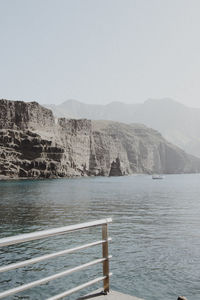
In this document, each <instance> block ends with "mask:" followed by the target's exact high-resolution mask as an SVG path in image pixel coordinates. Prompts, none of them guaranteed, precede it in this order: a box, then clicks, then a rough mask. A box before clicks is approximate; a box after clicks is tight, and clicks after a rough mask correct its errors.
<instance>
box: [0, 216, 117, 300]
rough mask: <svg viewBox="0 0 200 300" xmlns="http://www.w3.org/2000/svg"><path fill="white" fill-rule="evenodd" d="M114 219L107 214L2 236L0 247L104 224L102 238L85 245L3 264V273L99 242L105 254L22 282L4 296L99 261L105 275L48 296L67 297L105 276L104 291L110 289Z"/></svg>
mask: <svg viewBox="0 0 200 300" xmlns="http://www.w3.org/2000/svg"><path fill="white" fill-rule="evenodd" d="M111 222H112V219H111V218H107V219H102V220H97V221H92V222H87V223H81V224H76V225H71V226H64V227H60V228H55V229H50V230H42V231H37V232H33V233H26V234H20V235H16V236H11V237H7V238H2V239H0V247H5V246H10V245H14V244H19V243H23V242H28V241H33V240H38V239H42V238H47V237H51V236H56V235H61V234H65V233H69V232H73V231H77V230H81V229H85V228H90V227H96V226H102V240H99V241H95V242H92V243H88V244H85V245H81V246H78V247H75V248H71V249H65V250H63V251H57V252H54V253H51V254H46V255H43V256H40V257H35V258H32V259H28V260H24V261H20V262H17V263H13V264H9V265H6V266H2V267H0V273H1V272H7V271H10V270H14V269H17V268H21V267H24V266H27V265H30V264H34V263H38V262H41V261H43V260H46V259H53V258H55V257H58V256H61V255H65V254H69V253H72V252H75V251H79V250H83V249H86V248H89V247H93V246H97V245H102V258H100V259H96V260H93V261H91V262H88V263H85V264H83V265H80V266H77V267H74V268H71V269H68V270H64V271H62V272H60V273H56V274H53V275H51V276H48V277H45V278H42V279H39V280H36V281H33V282H30V283H27V284H23V285H21V286H18V287H15V288H12V289H9V290H6V291H4V292H0V299H2V298H5V297H8V296H11V295H14V294H16V293H19V292H22V291H24V290H27V289H30V288H33V287H36V286H39V285H42V284H45V283H47V282H49V281H51V280H54V279H57V278H61V277H63V276H66V275H69V274H71V273H73V272H76V271H80V270H83V269H85V268H87V267H90V266H92V265H95V264H98V263H102V264H103V276H101V277H98V278H95V279H93V280H91V281H89V282H86V283H84V284H81V285H79V286H77V287H75V288H72V289H70V290H68V291H65V292H63V293H61V294H58V295H55V296H53V297H50V298H48V299H47V300H57V299H61V298H63V297H66V296H68V295H70V294H72V293H75V292H77V291H79V290H81V289H84V288H86V287H88V286H90V285H93V284H95V283H97V282H99V281H102V280H103V290H104V293H107V292H109V277H110V276H111V275H112V273H110V272H109V259H110V258H111V256H109V254H108V242H109V241H111V238H109V237H108V224H109V223H111Z"/></svg>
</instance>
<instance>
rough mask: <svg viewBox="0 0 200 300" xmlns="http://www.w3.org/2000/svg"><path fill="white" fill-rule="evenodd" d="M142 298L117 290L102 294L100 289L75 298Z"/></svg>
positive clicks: (99, 299) (138, 299) (115, 299)
mask: <svg viewBox="0 0 200 300" xmlns="http://www.w3.org/2000/svg"><path fill="white" fill-rule="evenodd" d="M87 299H91V300H144V299H141V298H137V297H135V296H130V295H127V294H123V293H120V292H117V291H113V290H111V291H110V292H109V293H108V294H107V295H103V294H102V292H101V291H96V292H94V293H91V294H89V295H87V296H85V297H81V298H78V299H77V300H87Z"/></svg>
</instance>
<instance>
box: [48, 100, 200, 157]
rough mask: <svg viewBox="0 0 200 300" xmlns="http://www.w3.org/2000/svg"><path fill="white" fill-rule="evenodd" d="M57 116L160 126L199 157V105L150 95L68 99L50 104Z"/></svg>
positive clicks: (170, 140) (176, 141)
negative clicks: (123, 99) (98, 101)
mask: <svg viewBox="0 0 200 300" xmlns="http://www.w3.org/2000/svg"><path fill="white" fill-rule="evenodd" d="M47 107H51V109H52V110H53V112H54V114H55V115H56V116H57V117H62V116H64V117H66V118H78V119H79V118H89V119H92V120H113V121H118V122H125V123H142V124H145V125H146V126H148V127H151V128H153V129H155V130H158V131H159V132H160V133H161V134H162V135H163V136H164V137H165V138H166V139H167V140H168V141H169V142H171V143H173V144H175V145H177V146H178V147H180V148H182V149H183V150H184V151H186V152H188V153H190V154H193V155H195V156H198V157H200V134H199V132H200V109H199V108H190V107H187V106H185V105H183V104H181V103H179V102H176V101H174V100H172V99H168V98H164V99H159V100H155V99H149V100H147V101H145V102H144V103H142V104H124V103H120V102H112V103H110V104H108V105H91V104H84V103H81V102H78V101H76V100H69V101H66V102H64V103H62V104H60V105H57V106H56V105H54V106H49V105H47Z"/></svg>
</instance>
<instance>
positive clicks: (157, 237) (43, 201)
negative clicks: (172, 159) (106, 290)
mask: <svg viewBox="0 0 200 300" xmlns="http://www.w3.org/2000/svg"><path fill="white" fill-rule="evenodd" d="M199 182H200V175H198V174H197V175H168V176H165V179H164V180H152V179H151V177H150V176H145V175H138V176H129V177H115V178H114V177H113V178H105V177H96V178H80V179H58V180H39V181H33V180H24V181H4V182H3V181H1V182H0V237H4V236H9V235H15V234H19V233H25V232H31V231H35V230H42V229H47V228H54V227H59V226H63V225H69V224H75V223H79V222H86V221H89V220H96V219H101V218H104V217H112V218H113V224H111V225H110V226H109V233H110V236H112V238H113V241H112V243H111V245H110V254H112V255H113V258H112V262H111V271H112V272H113V277H112V279H111V286H112V288H113V289H116V290H119V291H121V292H124V293H128V294H132V295H135V296H138V297H141V298H144V299H146V300H158V299H167V300H172V299H177V296H178V295H184V296H186V297H188V299H190V300H197V299H200V184H199ZM94 237H95V239H96V240H98V239H100V238H101V233H100V229H92V230H91V229H90V230H84V231H83V232H81V233H80V232H77V233H75V234H73V235H65V236H61V237H57V238H51V239H48V240H46V239H45V240H40V241H34V242H31V243H30V242H29V243H24V244H21V245H16V246H9V247H6V248H1V249H0V265H3V264H5V263H10V262H16V261H19V260H20V259H21V258H23V259H24V258H26V259H27V258H31V257H34V256H38V255H41V254H44V253H51V252H53V251H55V249H56V250H61V249H64V248H69V247H72V246H73V245H79V244H82V243H85V242H90V241H92V240H94ZM100 256H101V248H100V247H99V246H97V247H94V248H90V249H88V250H84V251H82V253H74V254H70V255H68V256H64V257H60V258H57V259H55V260H54V261H45V262H43V263H40V264H35V265H30V266H28V267H25V268H22V269H18V270H15V271H10V272H8V273H6V274H3V273H2V274H1V276H0V290H1V291H2V290H6V289H8V288H10V287H13V286H17V285H20V284H22V283H26V282H29V281H31V280H37V279H39V278H42V277H43V276H48V275H51V274H52V273H54V272H60V271H62V270H64V269H67V268H69V267H72V266H76V265H78V264H79V263H86V262H88V261H90V260H92V259H95V258H98V257H100ZM100 275H101V265H100V266H94V267H91V268H90V269H88V270H84V271H81V272H80V273H75V274H73V275H72V276H68V277H66V278H64V279H58V280H55V281H52V282H51V283H49V284H46V285H44V286H42V287H39V288H34V289H32V290H31V291H30V290H29V291H26V292H24V293H20V294H18V295H16V296H13V297H10V298H9V299H45V298H47V297H48V296H50V295H55V294H56V293H60V292H62V291H65V290H67V289H68V288H71V287H73V286H75V285H77V284H80V283H83V282H85V281H87V280H89V279H91V278H92V277H93V276H100ZM100 286H101V284H100V285H96V286H95V287H93V288H92V289H96V288H98V287H100ZM78 295H80V294H76V295H74V296H71V297H69V298H70V299H74V298H77V297H78Z"/></svg>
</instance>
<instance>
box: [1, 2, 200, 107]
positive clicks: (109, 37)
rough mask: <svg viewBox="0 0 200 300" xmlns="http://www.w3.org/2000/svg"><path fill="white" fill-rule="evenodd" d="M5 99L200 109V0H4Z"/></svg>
mask: <svg viewBox="0 0 200 300" xmlns="http://www.w3.org/2000/svg"><path fill="white" fill-rule="evenodd" d="M0 41H1V43H0V68H1V71H0V98H6V99H18V100H24V101H32V100H36V101H38V102H40V103H61V102H63V101H65V100H67V99H77V100H80V101H83V102H87V103H102V104H104V103H108V102H111V101H122V102H127V103H136V102H143V101H145V100H146V99H147V98H163V97H171V98H173V99H175V100H177V101H179V102H182V103H185V104H187V105H189V106H196V107H197V106H198V107H200V1H199V0H0Z"/></svg>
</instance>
